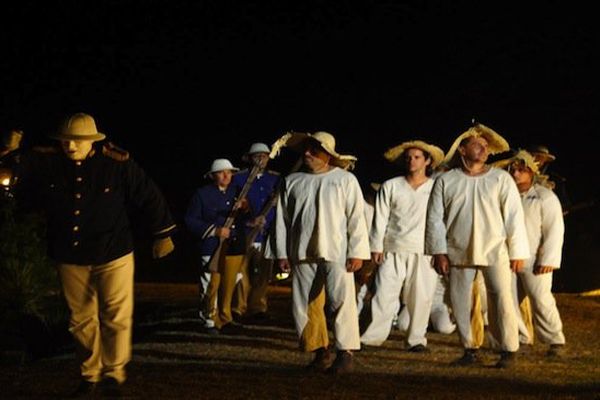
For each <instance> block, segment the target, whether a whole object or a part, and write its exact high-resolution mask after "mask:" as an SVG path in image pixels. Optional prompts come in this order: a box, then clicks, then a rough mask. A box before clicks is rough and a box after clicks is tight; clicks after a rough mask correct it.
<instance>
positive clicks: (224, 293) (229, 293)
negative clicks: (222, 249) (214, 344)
mask: <svg viewBox="0 0 600 400" xmlns="http://www.w3.org/2000/svg"><path fill="white" fill-rule="evenodd" d="M245 265H246V257H245V256H244V255H235V256H233V255H232V256H225V257H223V259H222V261H221V263H220V265H219V271H218V272H211V274H210V282H209V284H208V288H207V293H206V295H207V296H206V301H205V307H206V308H208V310H207V311H208V316H209V318H210V319H212V320H213V321H215V326H216V327H217V328H218V329H221V327H222V326H223V325H227V324H228V323H230V322H231V321H233V316H232V315H231V301H232V299H233V293H234V291H235V283H236V278H237V274H238V273H243V272H244V268H245Z"/></svg>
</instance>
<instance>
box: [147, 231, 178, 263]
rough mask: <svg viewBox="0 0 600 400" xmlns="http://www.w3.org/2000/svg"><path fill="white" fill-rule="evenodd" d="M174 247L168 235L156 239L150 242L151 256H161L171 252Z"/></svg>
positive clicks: (155, 257)
mask: <svg viewBox="0 0 600 400" xmlns="http://www.w3.org/2000/svg"><path fill="white" fill-rule="evenodd" d="M174 249H175V245H174V244H173V240H171V237H170V236H167V237H166V238H162V239H156V240H154V243H153V244H152V258H154V259H157V258H162V257H164V256H166V255H167V254H169V253H171V252H172V251H173V250H174Z"/></svg>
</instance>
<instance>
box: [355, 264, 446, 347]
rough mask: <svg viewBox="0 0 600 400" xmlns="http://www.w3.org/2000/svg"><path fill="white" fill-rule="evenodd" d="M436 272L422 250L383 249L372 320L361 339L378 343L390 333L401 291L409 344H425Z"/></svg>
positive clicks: (372, 304) (376, 282)
mask: <svg viewBox="0 0 600 400" xmlns="http://www.w3.org/2000/svg"><path fill="white" fill-rule="evenodd" d="M436 282H437V273H436V272H435V270H434V269H433V267H432V266H431V257H430V256H425V255H423V254H408V253H384V259H383V263H382V264H381V265H380V266H379V269H378V270H377V275H376V276H375V295H374V296H373V299H372V300H371V317H372V320H371V323H370V324H369V326H368V327H367V329H366V330H365V332H364V333H363V334H362V336H361V337H360V340H361V342H362V343H365V344H368V345H371V346H380V345H381V344H382V343H383V342H384V341H385V340H386V339H387V338H388V336H389V334H390V330H391V327H392V321H393V319H394V316H395V315H396V313H397V312H398V309H399V307H400V304H399V303H400V292H401V291H402V290H403V287H404V291H405V292H404V293H405V294H404V295H403V296H402V297H403V299H404V301H406V307H407V308H408V314H409V315H410V316H411V318H410V323H409V326H408V330H407V337H406V343H407V345H408V346H411V347H412V346H416V345H418V344H422V345H424V346H426V345H427V339H426V338H425V334H426V332H427V325H428V323H429V313H430V311H431V304H432V301H433V296H434V292H435V287H436Z"/></svg>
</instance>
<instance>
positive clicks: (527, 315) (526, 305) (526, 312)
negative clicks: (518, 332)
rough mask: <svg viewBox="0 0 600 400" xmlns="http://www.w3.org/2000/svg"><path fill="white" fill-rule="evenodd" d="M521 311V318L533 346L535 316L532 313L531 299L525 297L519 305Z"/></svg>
mask: <svg viewBox="0 0 600 400" xmlns="http://www.w3.org/2000/svg"><path fill="white" fill-rule="evenodd" d="M519 310H520V311H521V318H523V322H524V323H525V327H526V328H527V332H528V333H529V337H530V338H531V342H530V343H529V344H533V343H534V342H535V334H534V330H533V314H532V313H531V303H530V301H529V297H524V298H523V300H521V302H520V303H519Z"/></svg>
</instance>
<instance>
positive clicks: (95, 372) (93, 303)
mask: <svg viewBox="0 0 600 400" xmlns="http://www.w3.org/2000/svg"><path fill="white" fill-rule="evenodd" d="M52 138H54V139H56V140H58V141H59V142H60V146H61V147H62V151H61V150H60V149H58V148H50V149H48V148H47V149H44V150H42V149H38V151H34V152H32V153H30V154H27V156H26V157H24V161H23V162H22V163H21V167H22V168H21V169H20V171H19V184H18V193H19V195H18V197H19V198H20V199H21V200H22V199H23V196H28V197H29V196H34V195H37V196H39V198H41V199H42V203H43V207H44V209H45V212H46V214H47V217H48V247H49V254H50V256H51V258H53V259H54V260H56V261H57V263H58V272H59V275H60V279H61V282H62V287H63V291H64V295H65V298H66V301H67V304H68V306H69V309H70V311H71V319H70V323H69V324H70V325H69V330H70V331H71V333H72V334H73V336H74V338H75V341H76V343H77V355H78V358H79V361H80V369H81V372H80V374H81V384H80V386H79V387H78V389H77V391H76V392H75V394H76V395H86V394H91V393H92V392H93V391H95V389H96V384H97V383H98V382H100V381H101V387H102V388H103V390H105V392H106V393H105V394H108V395H115V394H118V392H119V390H120V389H119V387H120V385H122V384H123V382H125V380H126V371H125V367H126V365H127V363H128V362H129V360H130V358H131V329H132V314H133V277H134V256H133V238H132V232H131V228H130V220H129V218H128V216H127V210H129V209H131V208H132V207H135V208H136V209H138V210H139V211H140V212H141V214H142V215H143V216H144V218H145V222H146V224H147V226H148V227H149V229H150V230H151V232H152V234H153V236H154V238H155V241H154V246H153V256H154V257H155V258H159V257H163V256H165V255H167V254H168V253H170V252H171V251H172V250H173V242H172V241H171V239H170V236H171V235H172V234H173V233H174V232H175V225H174V223H173V218H172V217H171V214H170V211H169V209H168V206H167V203H166V201H165V200H164V198H163V196H162V194H161V192H160V190H159V189H158V187H157V186H156V184H155V183H154V182H153V181H152V180H151V179H150V178H149V177H148V176H147V175H146V174H145V173H144V172H143V170H142V169H141V168H140V167H139V166H138V165H137V164H136V163H135V162H134V161H133V160H132V159H131V158H130V157H129V155H128V153H127V152H125V151H123V150H120V149H118V148H116V147H115V146H113V145H111V144H110V143H104V144H103V145H96V142H98V141H102V140H103V139H104V138H105V135H104V134H103V133H100V132H98V130H97V128H96V122H95V120H94V118H93V117H92V116H90V115H88V114H84V113H78V114H74V115H72V116H70V117H69V118H68V119H67V120H66V121H65V123H64V124H63V126H62V128H61V129H60V130H59V132H58V133H56V134H54V135H53V136H52Z"/></svg>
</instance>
